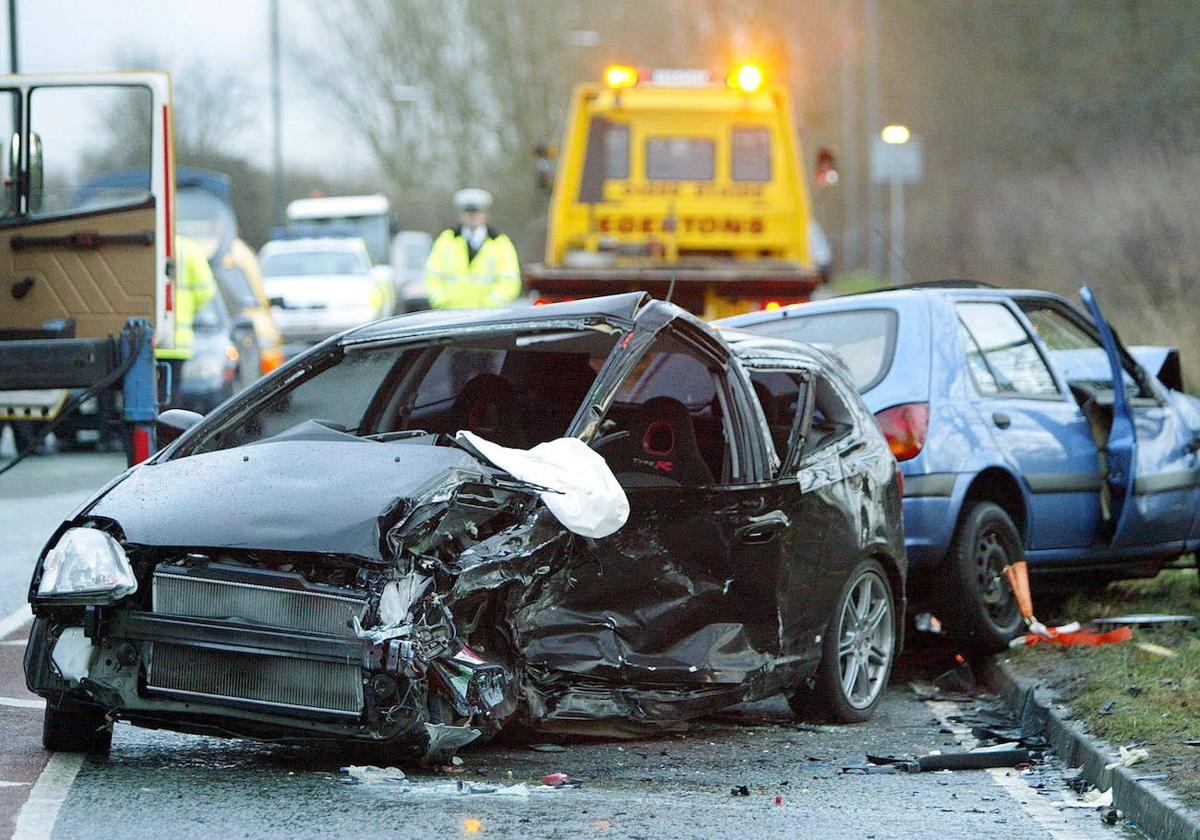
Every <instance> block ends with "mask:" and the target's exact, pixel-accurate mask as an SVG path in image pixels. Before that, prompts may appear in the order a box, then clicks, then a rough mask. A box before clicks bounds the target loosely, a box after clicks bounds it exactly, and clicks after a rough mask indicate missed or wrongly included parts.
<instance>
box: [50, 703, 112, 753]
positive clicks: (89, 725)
mask: <svg viewBox="0 0 1200 840" xmlns="http://www.w3.org/2000/svg"><path fill="white" fill-rule="evenodd" d="M42 746H43V747H44V748H45V749H47V750H50V751H52V752H81V753H87V754H88V755H108V751H109V749H111V748H112V725H111V724H109V723H108V721H107V720H105V715H104V710H103V709H100V708H97V707H95V706H84V705H82V704H79V703H74V702H72V701H70V700H64V701H63V702H62V705H61V706H59V707H58V708H57V709H56V708H54V707H53V706H51V705H50V704H49V703H47V704H46V714H45V716H44V717H43V718H42Z"/></svg>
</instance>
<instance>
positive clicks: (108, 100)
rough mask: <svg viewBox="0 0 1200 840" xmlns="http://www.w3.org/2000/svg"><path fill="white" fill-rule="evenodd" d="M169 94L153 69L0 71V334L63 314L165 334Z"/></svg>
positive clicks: (89, 326)
mask: <svg viewBox="0 0 1200 840" xmlns="http://www.w3.org/2000/svg"><path fill="white" fill-rule="evenodd" d="M170 101H171V83H170V78H169V77H168V76H167V74H165V73H150V72H147V73H88V74H48V75H19V76H4V77H2V78H0V131H4V132H5V137H4V142H5V144H6V145H7V147H8V154H7V169H6V175H5V179H4V190H3V198H2V200H0V277H2V278H3V283H4V289H3V299H4V304H3V305H2V306H0V335H10V336H14V337H20V336H23V335H26V334H30V333H33V334H36V333H37V331H39V330H41V329H43V328H44V325H45V324H46V323H47V322H50V321H57V320H67V321H72V322H74V335H75V337H77V338H104V337H105V336H108V335H116V334H118V333H120V331H121V328H122V327H123V326H124V325H125V321H126V320H127V319H129V318H145V319H147V320H150V321H152V322H153V323H154V325H155V331H156V342H157V346H158V347H160V348H163V347H170V346H172V345H173V343H174V339H175V329H174V311H173V310H174V307H173V300H172V294H171V291H172V289H171V274H172V271H171V267H170V261H171V258H172V254H173V250H174V242H173V227H172V225H173V216H174V213H173V201H174V195H173V190H174V172H173V156H172V151H171V150H172V138H171V130H172V129H171V106H170Z"/></svg>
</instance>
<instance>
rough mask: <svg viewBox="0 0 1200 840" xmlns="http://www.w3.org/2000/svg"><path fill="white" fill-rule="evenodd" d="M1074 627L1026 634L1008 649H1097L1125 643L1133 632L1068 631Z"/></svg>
mask: <svg viewBox="0 0 1200 840" xmlns="http://www.w3.org/2000/svg"><path fill="white" fill-rule="evenodd" d="M1072 626H1074V627H1076V628H1078V626H1079V625H1078V624H1075V625H1065V626H1064V627H1062V628H1059V627H1048V628H1046V633H1047V634H1048V635H1045V636H1043V635H1041V634H1038V633H1027V634H1025V635H1024V636H1018V637H1017V638H1015V639H1013V640H1012V641H1011V642H1009V643H1008V644H1009V647H1020V646H1021V645H1037V644H1045V645H1062V646H1068V645H1075V646H1080V647H1098V646H1100V645H1115V644H1119V643H1120V642H1127V641H1129V640H1130V639H1132V638H1133V630H1132V629H1130V628H1129V627H1118V628H1116V629H1115V630H1109V631H1108V632H1106V633H1101V632H1099V631H1098V630H1090V629H1075V630H1070V631H1068V630H1067V629H1066V628H1067V627H1072Z"/></svg>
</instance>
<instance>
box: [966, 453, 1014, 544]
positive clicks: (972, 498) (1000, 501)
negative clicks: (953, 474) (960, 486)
mask: <svg viewBox="0 0 1200 840" xmlns="http://www.w3.org/2000/svg"><path fill="white" fill-rule="evenodd" d="M974 502H992V503H993V504H996V505H998V506H999V507H1000V508H1001V509H1002V510H1003V511H1004V512H1005V513H1007V514H1008V516H1009V518H1010V519H1011V520H1012V521H1013V524H1014V525H1016V526H1017V532H1018V533H1019V534H1020V535H1021V542H1022V543H1023V544H1024V545H1026V546H1028V545H1029V502H1028V499H1027V498H1026V493H1025V489H1024V488H1023V487H1022V486H1021V482H1020V481H1019V480H1018V479H1017V477H1016V476H1015V475H1013V474H1012V473H1011V472H1009V471H1008V470H1007V469H1004V468H1003V467H996V466H991V467H985V468H984V469H982V470H980V471H979V472H978V473H976V474H975V476H974V477H973V478H972V479H971V483H970V484H969V485H967V489H966V492H965V493H964V494H963V498H962V502H961V503H960V504H959V505H958V507H957V511H956V515H955V517H954V520H955V521H956V522H957V521H958V520H959V519H960V518H961V517H962V515H963V514H964V513H965V512H966V511H968V510H970V507H971V505H972V503H974Z"/></svg>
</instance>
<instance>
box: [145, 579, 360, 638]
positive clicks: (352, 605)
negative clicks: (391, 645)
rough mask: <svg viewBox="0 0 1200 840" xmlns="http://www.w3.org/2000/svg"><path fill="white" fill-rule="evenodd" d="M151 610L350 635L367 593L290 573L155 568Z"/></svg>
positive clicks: (169, 613)
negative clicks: (323, 584)
mask: <svg viewBox="0 0 1200 840" xmlns="http://www.w3.org/2000/svg"><path fill="white" fill-rule="evenodd" d="M153 603H154V607H153V608H154V612H156V613H165V614H168V615H186V616H194V617H197V618H216V619H228V618H232V619H237V620H240V621H247V622H250V623H251V624H259V625H263V626H265V627H279V628H283V629H286V630H302V631H306V632H310V633H328V634H329V635H332V636H352V635H354V631H353V629H352V628H351V619H352V618H353V617H354V616H358V617H359V618H360V619H361V618H362V615H363V611H364V609H365V607H366V603H367V602H366V598H365V597H356V596H355V595H353V594H346V593H344V592H343V591H340V590H332V591H331V587H319V586H315V585H313V584H310V583H308V582H307V581H305V580H304V578H302V577H301V576H300V575H297V574H292V573H290V572H264V571H261V570H258V569H245V568H242V567H237V566H224V565H215V564H214V565H212V566H206V567H198V568H184V567H180V566H159V567H158V568H157V569H156V570H155V572H154V595H153Z"/></svg>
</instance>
